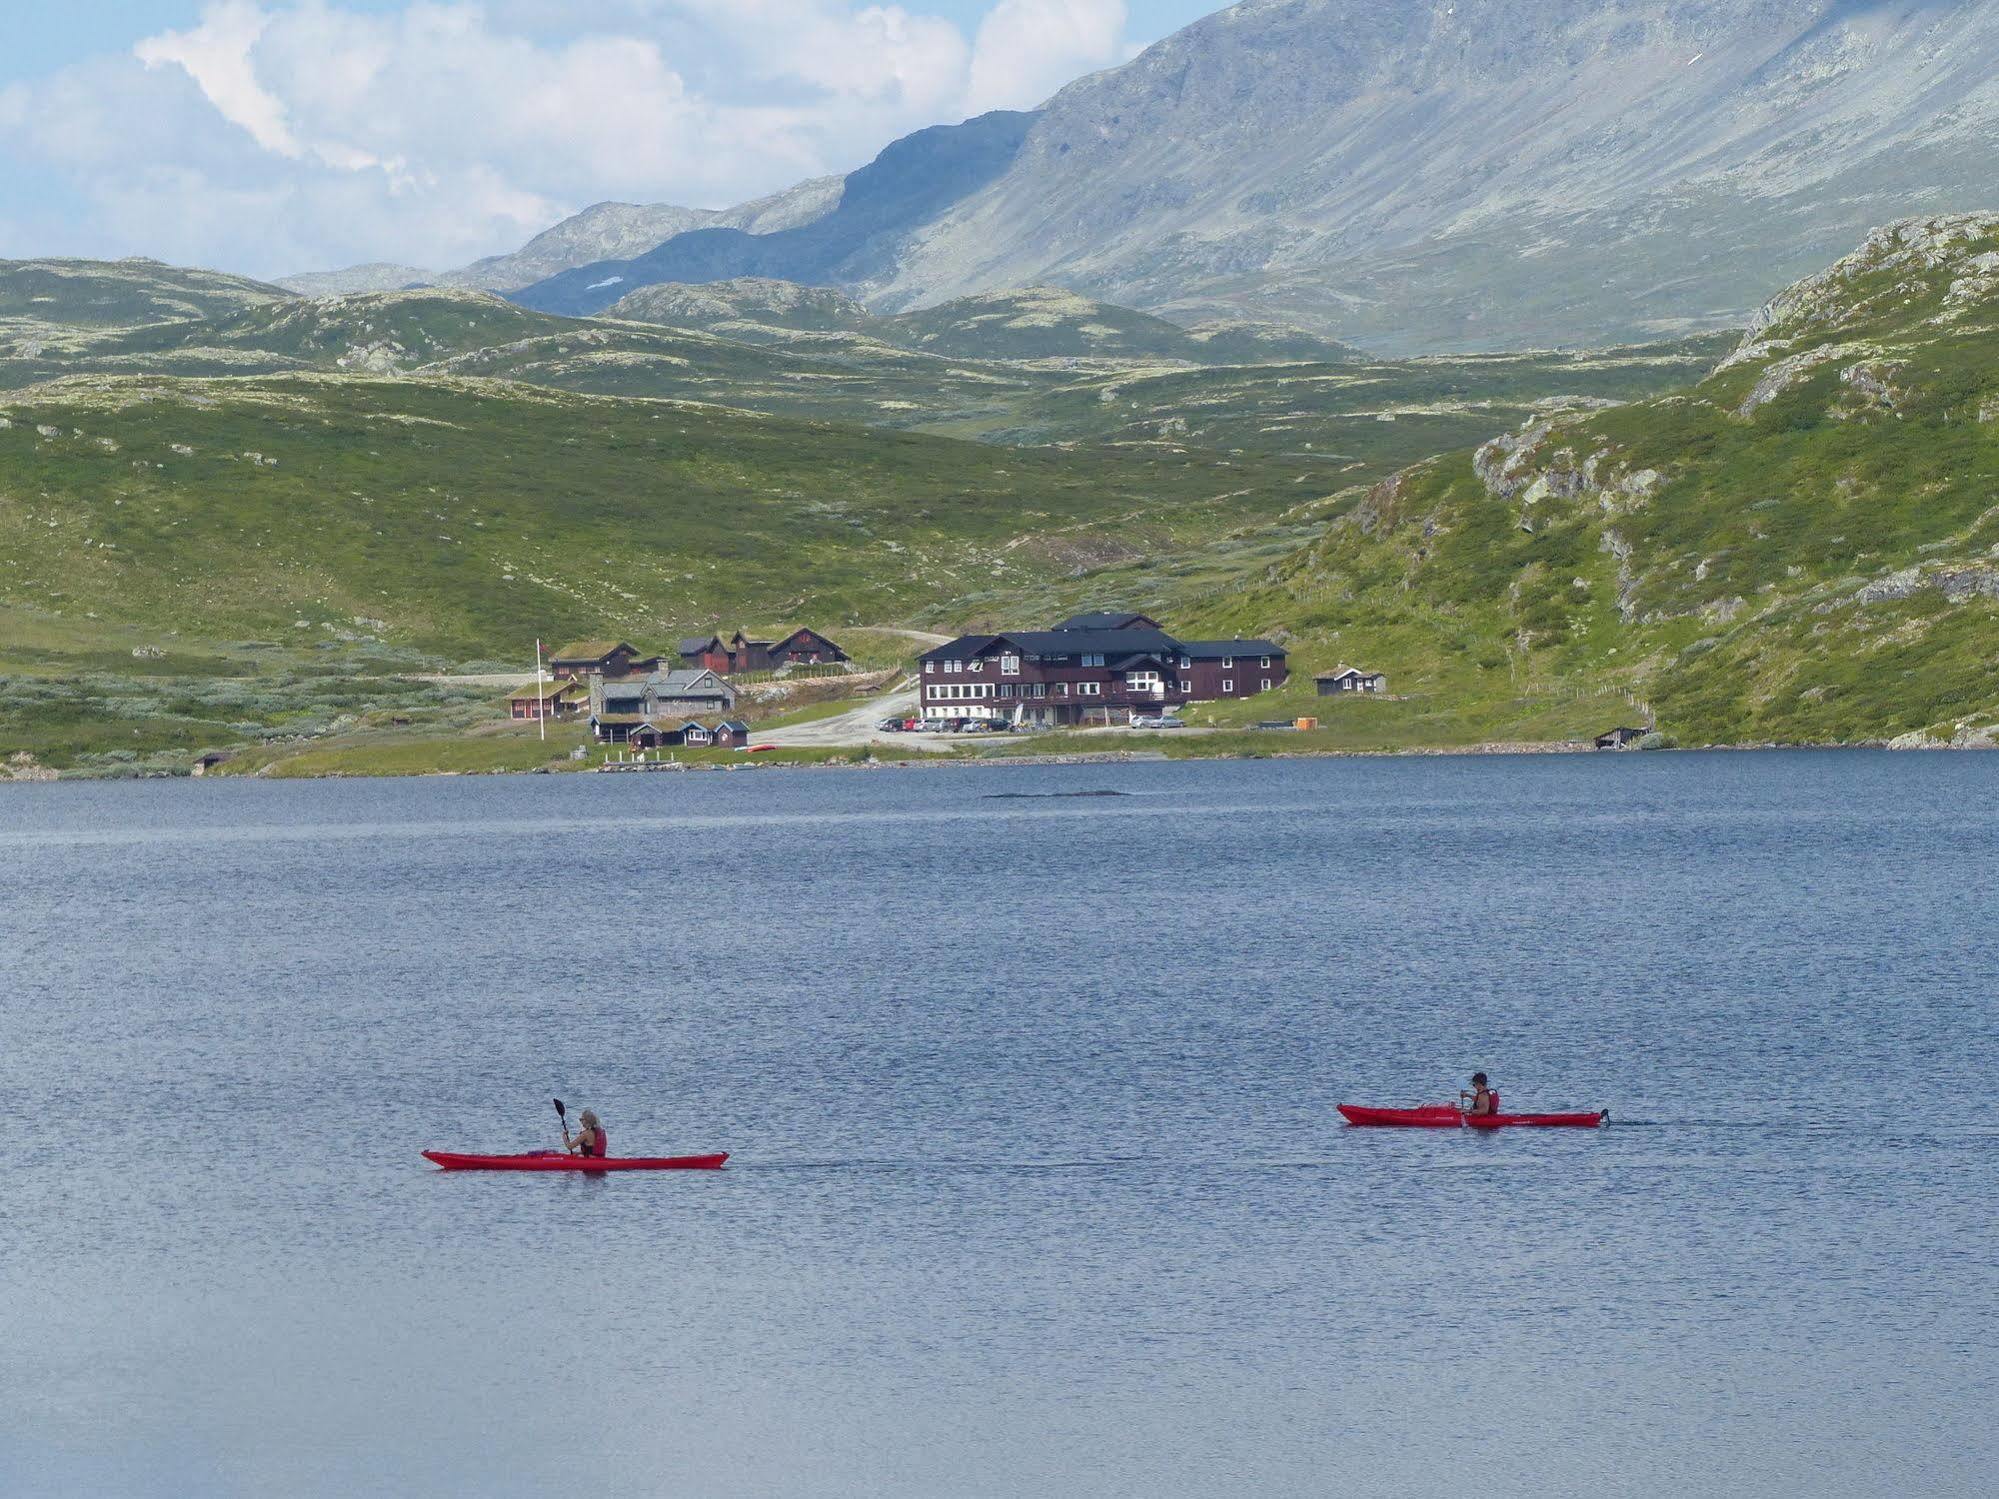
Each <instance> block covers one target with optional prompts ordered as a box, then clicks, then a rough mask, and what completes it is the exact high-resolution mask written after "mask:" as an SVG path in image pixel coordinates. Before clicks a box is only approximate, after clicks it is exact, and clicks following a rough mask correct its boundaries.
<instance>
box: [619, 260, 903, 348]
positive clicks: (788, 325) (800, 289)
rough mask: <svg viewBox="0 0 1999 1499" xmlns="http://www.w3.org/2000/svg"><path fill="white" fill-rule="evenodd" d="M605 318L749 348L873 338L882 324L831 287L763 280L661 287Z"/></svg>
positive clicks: (640, 293) (622, 303)
mask: <svg viewBox="0 0 1999 1499" xmlns="http://www.w3.org/2000/svg"><path fill="white" fill-rule="evenodd" d="M605 315H606V316H607V317H612V318H622V319H624V320H626V321H628V322H635V323H664V324H666V325H667V326H669V327H673V328H701V329H705V330H706V331H707V332H710V333H719V334H721V335H722V336H724V337H725V338H739V339H743V340H745V341H747V342H750V343H783V342H788V341H789V340H790V338H791V335H793V334H795V333H862V334H869V335H875V334H877V333H878V332H879V329H880V327H881V325H882V323H883V321H884V319H882V318H879V317H877V316H875V315H874V314H873V313H871V312H869V311H868V309H867V308H866V307H864V306H862V305H861V304H860V303H859V302H856V301H855V300H854V299H853V298H852V297H850V296H848V295H847V294H846V293H845V292H843V291H838V290H836V289H834V288H833V287H830V286H800V285H799V284H798V283H797V282H795V281H773V280H771V279H770V278H768V277H764V276H739V277H736V278H735V279H733V280H729V281H713V282H703V283H698V284H697V283H688V282H681V281H661V282H658V283H657V284H655V285H652V286H642V287H640V288H639V289H638V290H637V291H635V292H632V293H630V294H629V295H628V296H625V297H622V298H620V299H619V300H618V301H616V302H614V303H613V304H612V305H611V306H610V307H608V308H606V309H605Z"/></svg>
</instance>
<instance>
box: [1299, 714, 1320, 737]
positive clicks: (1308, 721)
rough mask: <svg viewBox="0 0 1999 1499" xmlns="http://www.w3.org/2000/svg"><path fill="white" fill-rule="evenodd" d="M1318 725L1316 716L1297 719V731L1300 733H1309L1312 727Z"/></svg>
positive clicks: (1314, 727)
mask: <svg viewBox="0 0 1999 1499" xmlns="http://www.w3.org/2000/svg"><path fill="white" fill-rule="evenodd" d="M1318 726H1319V720H1318V719H1316V718H1301V719H1299V720H1298V731H1299V732H1300V733H1301V734H1303V733H1310V732H1311V731H1312V730H1313V729H1316V728H1317V727H1318Z"/></svg>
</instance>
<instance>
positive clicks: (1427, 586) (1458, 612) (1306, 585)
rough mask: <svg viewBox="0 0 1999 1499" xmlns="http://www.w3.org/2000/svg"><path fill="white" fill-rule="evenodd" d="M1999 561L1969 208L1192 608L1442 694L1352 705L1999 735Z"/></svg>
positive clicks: (1736, 727) (1992, 366)
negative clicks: (1658, 373)
mask: <svg viewBox="0 0 1999 1499" xmlns="http://www.w3.org/2000/svg"><path fill="white" fill-rule="evenodd" d="M1995 559H1999V216H1969V217H1961V218H1950V219H1936V220H1928V221H1915V222H1911V223H1908V224H1904V225H1898V226H1894V227H1892V228H1890V229H1888V230H1883V231H1880V232H1878V233H1877V234H1876V235H1874V236H1873V237H1872V238H1870V240H1869V242H1868V243H1867V245H1866V246H1865V247H1864V248H1863V249H1862V250H1860V251H1859V252H1858V253H1856V254H1855V255H1853V256H1851V257H1849V258H1848V259H1847V260H1844V261H1842V262H1840V264H1839V265H1837V266H1836V267H1834V268H1833V269H1832V270H1830V271H1828V272H1827V273H1825V274H1824V275H1823V276H1820V277H1815V278H1813V279H1812V280H1810V281H1808V282H1805V283H1802V284H1801V285H1800V286H1798V287H1796V288H1793V289H1792V290H1791V291H1790V292H1788V293H1786V294H1785V295H1784V296H1783V297H1781V298H1779V299H1778V300H1777V301H1776V302H1775V303H1773V304H1772V306H1771V308H1770V309H1768V311H1767V312H1766V315H1765V318H1764V320H1763V321H1762V322H1761V324H1760V325H1759V326H1758V327H1757V328H1756V329H1754V330H1753V331H1752V333H1751V335H1750V336H1749V337H1748V338H1747V339H1746V340H1744V342H1743V344H1742V346H1741V347H1740V349H1739V350H1738V351H1737V352H1736V353H1735V355H1734V356H1733V357H1732V358H1730V359H1729V360H1728V361H1727V362H1726V363H1725V365H1724V366H1723V367H1722V368H1720V369H1719V370H1717V371H1716V372H1715V373H1713V374H1712V375H1710V376H1709V377H1708V378H1707V379H1705V380H1703V381H1702V382H1700V383H1699V384H1698V385H1697V386H1695V387H1693V388H1692V389H1691V390H1690V391H1688V392H1686V393H1684V394H1681V395H1674V396H1668V397H1663V398H1658V399H1654V400H1649V401H1644V402H1639V403H1636V404H1633V405H1630V406H1626V407H1622V408H1619V409H1615V410H1608V411H1602V412H1597V413H1593V414H1574V413H1571V414H1560V415H1551V416H1547V417H1544V418H1541V419H1537V420H1533V421H1530V422H1529V423H1527V424H1526V425H1525V426H1524V427H1517V428H1515V429H1514V430H1513V431H1511V432H1509V433H1507V434H1505V435H1503V436H1501V437H1499V438H1496V439H1494V440H1492V441H1490V442H1488V443H1486V444H1484V445H1482V446H1481V447H1479V448H1477V449H1475V450H1470V451H1464V452H1459V453H1457V454H1453V455H1451V456H1448V457H1444V458H1439V459H1435V460H1432V461H1428V462H1425V463H1422V464H1419V465H1417V466H1415V467H1413V468H1411V469H1409V470H1407V471H1406V472H1404V473H1402V474H1400V475H1398V476H1396V477H1394V478H1392V479H1390V480H1387V481H1385V482H1383V483H1381V484H1379V485H1377V486H1376V487H1375V488H1373V489H1372V490H1371V491H1370V492H1368V493H1367V494H1366V495H1365V496H1363V497H1360V498H1358V499H1356V500H1354V501H1352V502H1350V503H1348V504H1345V505H1343V506H1342V507H1340V512H1339V513H1338V514H1337V515H1336V516H1335V518H1334V519H1333V520H1332V522H1331V523H1330V525H1329V526H1328V527H1327V529H1326V532H1325V534H1324V536H1323V537H1322V538H1321V539H1320V540H1318V541H1316V542H1314V543H1313V544H1312V545H1310V546H1309V547H1307V548H1305V549H1303V550H1301V551H1299V552H1298V553H1296V554H1295V555H1293V556H1291V557H1290V558H1288V559H1284V560H1281V561H1272V562H1268V563H1266V564H1265V566H1264V567H1263V569H1262V571H1261V572H1260V573H1259V574H1257V575H1255V576H1254V577H1253V578H1249V579H1243V580H1241V582H1242V583H1243V584H1245V585H1246V586H1239V587H1237V588H1236V589H1234V590H1230V591H1227V592H1223V591H1220V590H1209V591H1205V592H1203V591H1201V590H1192V591H1188V592H1186V593H1183V594H1182V596H1181V600H1180V601H1181V602H1182V603H1183V605H1185V606H1186V607H1189V608H1191V609H1192V610H1194V611H1195V612H1197V613H1198V614H1199V615H1200V616H1201V617H1202V620H1203V622H1204V623H1205V625H1206V626H1207V627H1208V628H1214V629H1222V628H1243V629H1258V630H1261V629H1266V628H1281V629H1284V630H1286V631H1288V632H1289V633H1290V635H1291V637H1292V638H1293V640H1294V641H1295V642H1296V644H1297V646H1298V649H1299V653H1300V660H1301V661H1302V662H1303V663H1304V664H1306V665H1308V666H1324V665H1331V664H1334V663H1335V662H1336V661H1341V660H1345V661H1352V662H1355V663H1357V664H1361V665H1365V666H1370V667H1373V668H1376V669H1380V670H1385V671H1387V672H1388V673H1389V674H1390V678H1391V686H1392V687H1394V688H1395V689H1397V690H1398V691H1399V692H1405V693H1408V694H1409V695H1410V696H1411V698H1412V701H1413V702H1414V703H1415V704H1416V705H1417V707H1415V708H1410V707H1394V706H1391V705H1385V704H1382V705H1374V704H1368V705H1341V706H1340V708H1339V709H1338V711H1340V712H1342V713H1345V714H1349V715H1351V714H1353V713H1376V714H1390V715H1392V714H1413V713H1415V712H1417V711H1418V710H1419V709H1424V710H1426V711H1427V710H1441V711H1442V713H1443V715H1444V717H1445V718H1446V719H1449V720H1453V721H1455V722H1456V724H1457V725H1458V726H1459V727H1458V732H1460V733H1461V734H1463V735H1464V737H1476V734H1477V732H1480V731H1483V732H1492V731H1493V730H1494V729H1495V728H1497V729H1498V730H1499V731H1501V732H1503V731H1504V725H1505V724H1506V722H1508V721H1509V720H1510V719H1517V718H1518V717H1520V716H1521V715H1522V714H1524V713H1526V712H1527V711H1529V709H1530V708H1531V707H1532V705H1533V704H1534V703H1537V702H1556V701H1562V700H1564V699H1573V698H1574V697H1575V696H1576V695H1577V694H1578V693H1583V694H1595V695H1597V697H1598V698H1599V699H1600V700H1601V701H1602V702H1603V703H1604V704H1605V705H1606V712H1609V711H1610V710H1613V709H1615V708H1616V707H1617V705H1618V703H1619V702H1621V701H1623V699H1624V695H1625V694H1629V695H1630V697H1631V698H1634V699H1637V700H1640V701H1646V702H1649V703H1650V704H1651V705H1652V707H1653V708H1654V709H1655V710H1656V713H1657V717H1658V724H1659V727H1660V728H1661V729H1662V730H1664V731H1665V732H1666V733H1667V734H1669V735H1671V736H1673V737H1674V738H1676V739H1677V740H1678V741H1680V742H1681V743H1707V742H1730V743H1739V742H1756V741H1761V740H1781V741H1788V742H1813V743H1828V742H1853V741H1862V740H1881V739H1889V738H1893V737H1897V736H1902V735H1917V736H1922V737H1926V738H1928V739H1933V740H1938V741H1952V740H1955V741H1958V742H1983V741H1985V740H1989V739H1990V738H1992V737H1993V733H1992V731H1993V729H1994V726H1995V725H1999V650H1995V647H1994V642H1995V641H1999V560H1995ZM1139 602H1143V600H1142V599H1141V600H1139ZM1303 691H1304V689H1298V690H1297V692H1295V693H1294V694H1293V695H1294V696H1295V697H1298V698H1300V700H1301V701H1302V694H1303ZM1625 711H1627V712H1628V711H1630V710H1629V709H1628V708H1627V709H1626V710H1625ZM1601 726H1602V727H1607V726H1608V725H1607V724H1603V725H1601ZM1444 727H1445V726H1444V725H1443V724H1433V725H1432V726H1431V732H1441V731H1443V729H1444Z"/></svg>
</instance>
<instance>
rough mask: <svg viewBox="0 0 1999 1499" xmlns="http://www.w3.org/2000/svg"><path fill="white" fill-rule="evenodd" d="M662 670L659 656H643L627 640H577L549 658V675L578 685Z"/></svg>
mask: <svg viewBox="0 0 1999 1499" xmlns="http://www.w3.org/2000/svg"><path fill="white" fill-rule="evenodd" d="M658 670H659V657H657V656H641V655H640V654H639V653H638V648H637V647H636V646H634V645H632V644H631V643H630V642H629V641H624V640H578V641H575V642H573V643H572V644H569V645H565V646H564V647H563V648H562V649H561V650H559V651H557V652H556V653H555V654H554V655H552V656H550V657H549V658H548V674H549V675H550V676H552V677H554V678H556V679H557V680H558V681H565V682H575V681H581V680H582V679H583V678H585V677H589V676H602V677H629V676H633V675H638V676H644V675H646V674H647V673H650V672H655V671H658Z"/></svg>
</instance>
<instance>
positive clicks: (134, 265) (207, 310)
mask: <svg viewBox="0 0 1999 1499" xmlns="http://www.w3.org/2000/svg"><path fill="white" fill-rule="evenodd" d="M290 295H291V294H290V293H289V292H287V291H286V290H284V288H282V287H279V286H271V285H267V284H266V283H264V282H262V281H251V280H247V279H245V278H244V277H242V276H230V275H226V274H224V273H223V272H221V271H203V270H190V269H187V268H185V267H182V266H171V265H163V264H161V263H160V262H159V261H157V260H0V321H4V322H5V323H9V324H35V323H45V324H51V325H57V326H61V327H64V328H71V329H96V328H129V327H133V326H136V325H138V324H141V323H157V322H166V321H171V320H175V319H183V318H209V317H216V316H221V315H224V314H228V313H232V312H235V311H238V310H239V309H242V308H245V307H256V306H261V305H262V304H264V303H267V302H280V301H284V300H286V299H288V298H289V297H290Z"/></svg>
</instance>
